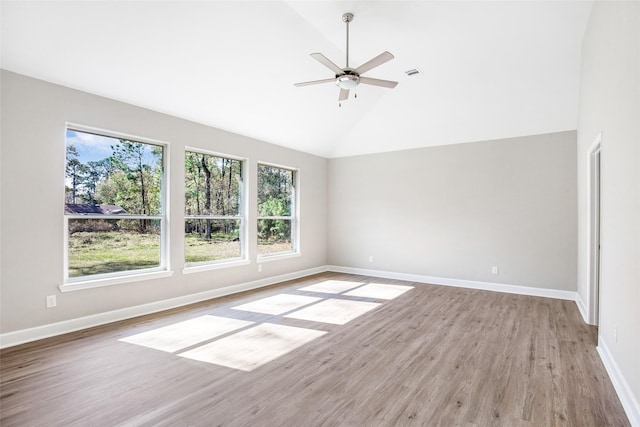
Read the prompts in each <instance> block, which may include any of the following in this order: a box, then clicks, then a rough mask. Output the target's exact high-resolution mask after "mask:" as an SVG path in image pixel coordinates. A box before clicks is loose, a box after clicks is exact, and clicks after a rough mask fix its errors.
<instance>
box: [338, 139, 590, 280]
mask: <svg viewBox="0 0 640 427" xmlns="http://www.w3.org/2000/svg"><path fill="white" fill-rule="evenodd" d="M575 150H576V133H575V131H568V132H561V133H554V134H546V135H538V136H527V137H521V138H512V139H505V140H496V141H486V142H476V143H469V144H459V145H448V146H439V147H430V148H423V149H416V150H406V151H397V152H391V153H382V154H373V155H363V156H354V157H345V158H337V159H331V160H329V256H328V260H329V263H330V264H333V265H339V266H345V267H354V268H365V269H374V270H381V271H386V272H397V273H411V274H418V275H426V276H435V277H440V278H446V279H463V280H471V281H481V282H491V283H500V284H508V285H518V286H529V287H537V288H546V289H554V290H565V291H575V290H576V239H577V236H576V232H577V231H576V220H575V215H576V209H577V208H576V175H575V173H576V159H575ZM369 257H373V262H370V261H369ZM493 266H496V267H498V274H497V275H494V274H492V271H491V270H492V267H493Z"/></svg>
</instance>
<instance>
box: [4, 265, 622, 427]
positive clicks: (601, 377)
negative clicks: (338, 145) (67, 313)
mask: <svg viewBox="0 0 640 427" xmlns="http://www.w3.org/2000/svg"><path fill="white" fill-rule="evenodd" d="M331 280H333V281H345V282H354V286H356V284H357V283H363V284H369V283H380V284H392V285H403V286H412V289H410V290H408V291H406V292H404V293H402V294H401V295H398V296H396V297H395V298H393V299H382V298H369V297H366V296H353V295H348V291H346V292H343V293H341V294H330V293H323V292H314V291H309V290H306V291H305V290H300V288H302V287H306V286H309V285H313V284H321V283H325V282H326V281H331ZM331 283H333V284H334V285H335V284H336V282H329V284H331ZM325 284H326V283H325ZM338 284H339V283H338ZM347 287H348V286H347ZM360 289H363V288H360ZM369 290H370V289H369ZM373 290H375V288H374V289H373ZM377 290H378V291H380V289H377ZM383 290H384V289H383ZM366 291H367V289H365V290H364V291H362V292H355V293H354V294H356V295H362V294H364V295H367V292H366ZM392 291H393V289H392ZM278 295H280V297H278V298H276V299H275V300H267V302H269V301H275V302H278V301H280V303H281V304H282V305H281V306H278V305H277V304H276V308H274V309H273V310H271V311H273V312H278V313H280V314H261V313H257V312H250V311H244V310H241V309H237V308H234V307H237V306H239V305H242V304H248V303H254V307H253V308H256V307H258V308H257V309H260V310H263V311H264V310H265V309H264V306H265V304H262V308H261V307H260V304H259V303H260V302H261V301H260V300H262V299H263V298H266V297H271V296H278ZM282 295H285V297H286V296H288V295H298V296H307V297H312V298H311V299H307V301H306V302H307V303H309V305H307V306H306V307H314V306H316V308H315V309H312V310H311V311H309V310H307V311H306V312H305V313H304V314H296V311H298V310H296V309H295V307H294V308H292V306H287V304H288V302H287V301H288V300H287V299H286V298H284V299H283V297H282ZM376 295H377V294H376ZM378 296H384V297H385V298H389V295H382V294H380V295H378ZM289 298H290V297H289ZM313 298H317V299H315V300H314V299H313ZM290 299H291V300H292V301H294V302H293V303H291V302H290V301H289V303H291V304H294V305H295V304H301V303H304V302H305V301H304V298H302V299H300V298H297V299H296V298H290ZM334 300H339V301H338V303H340V304H339V305H335V304H334V303H335V302H336V301H334ZM256 301H257V302H256ZM296 301H297V302H296ZM326 301H329V302H326ZM344 301H347V302H346V303H345V302H344ZM349 301H359V302H367V303H376V304H378V305H376V306H374V305H357V306H355V305H354V306H353V307H352V306H351V305H349V304H350V303H349ZM262 302H263V303H264V301H262ZM321 302H324V304H323V306H324V308H323V310H328V311H323V310H320V311H318V306H317V304H319V303H321ZM256 304H257V305H256ZM332 304H334V305H332ZM266 306H267V309H266V310H267V311H268V310H269V308H268V306H269V304H266ZM323 306H320V307H323ZM332 307H333V308H332ZM245 308H246V307H245ZM249 308H252V307H251V306H249ZM278 308H280V310H278ZM369 308H372V309H370V310H369V311H367V312H366V313H364V314H360V315H358V310H360V311H363V310H365V309H369ZM303 309H304V307H303V308H300V310H303ZM332 309H334V310H337V312H332V311H331V310H332ZM282 310H289V311H286V312H282ZM313 310H315V314H313V313H314V311H313ZM340 310H343V312H342V313H340ZM345 313H346V314H345ZM341 315H344V316H346V317H345V318H347V319H348V317H349V316H350V315H353V316H357V317H354V318H353V319H352V320H350V321H348V322H346V323H344V324H337V323H340V322H344V319H342V318H341V317H340V316H341ZM203 316H216V317H203ZM291 316H293V317H291ZM309 316H311V318H313V319H314V320H303V319H301V318H300V317H303V318H305V319H308V318H309ZM314 316H316V317H314ZM317 316H320V317H317ZM219 317H222V318H225V319H231V320H229V321H228V323H229V324H231V325H232V328H233V327H235V326H233V325H236V326H237V328H236V329H234V330H227V331H226V332H225V330H221V331H218V332H217V336H214V337H209V338H202V337H198V336H197V334H195V335H194V336H193V337H192V336H191V335H190V332H191V331H189V334H186V332H185V331H184V330H180V325H191V324H192V323H187V324H182V323H180V322H184V321H189V320H191V322H200V321H204V322H208V321H211V320H214V321H215V320H216V318H219ZM296 317H298V318H296ZM192 319H199V320H192ZM203 319H204V320H203ZM336 319H337V320H336ZM218 320H219V322H218V323H224V322H221V321H220V319H218ZM223 320H224V319H223ZM238 320H243V321H245V322H244V323H243V322H237V321H238ZM247 322H252V323H251V325H246V323H247ZM331 322H333V323H331ZM214 323H215V322H214ZM171 325H173V326H172V328H173V329H172V328H169V329H161V330H160V331H165V332H166V333H165V335H162V334H159V333H158V328H162V327H168V326H171ZM176 325H177V326H176ZM265 325H266V326H265ZM257 326H261V327H262V328H263V329H264V328H266V329H267V330H269V331H271V332H269V333H268V334H266V335H268V336H267V337H266V338H268V339H265V340H264V341H260V343H261V344H260V345H262V346H263V347H264V348H265V354H271V357H273V353H272V352H271V353H270V351H271V350H273V349H272V348H271V346H272V345H275V346H276V347H277V346H278V345H280V346H281V345H282V343H283V342H285V343H289V344H291V345H292V346H295V345H299V346H298V347H297V348H296V349H294V350H292V351H290V352H288V353H286V354H283V355H280V356H279V357H276V358H275V359H273V360H271V361H268V362H266V363H264V364H261V363H263V362H265V361H264V360H260V357H261V356H262V352H257V354H253V353H252V352H251V351H250V348H247V347H246V346H247V345H248V346H249V347H250V346H251V345H252V344H251V341H250V338H251V337H249V336H248V335H247V336H246V337H245V338H247V339H249V341H247V339H245V341H242V343H241V344H242V345H245V347H243V350H242V351H239V352H235V353H234V352H233V351H229V348H230V347H229V345H231V348H233V345H238V342H239V337H240V336H241V335H242V334H243V333H244V334H245V335H246V334H247V331H252V332H250V333H249V334H253V335H254V338H255V335H256V333H257V332H256V331H259V330H261V329H260V328H258V329H252V328H255V327H257ZM287 326H288V327H296V328H304V329H293V328H285V327H287ZM176 328H177V329H176ZM199 328H201V329H200V330H199V331H200V332H203V331H204V332H203V333H205V335H206V333H207V328H202V327H201V326H199ZM278 328H279V329H278ZM195 329H197V328H195ZM214 329H215V328H214ZM273 330H275V332H273ZM280 330H282V331H285V332H286V333H283V334H280V332H278V331H280ZM305 330H311V331H312V332H313V333H312V334H311V335H309V336H308V337H306V338H305V339H309V341H308V342H306V343H303V344H300V343H299V342H297V341H295V340H296V339H298V338H297V337H298V335H295V336H293V335H292V336H290V335H288V333H289V332H288V331H294V332H296V333H297V332H300V331H302V335H304V331H305ZM150 331H155V332H150ZM145 332H147V334H146V335H140V334H142V333H145ZM322 332H324V334H323V333H322ZM171 334H174V335H176V334H177V335H176V336H175V337H174V338H176V339H178V338H180V339H181V340H184V341H180V342H178V343H177V344H176V343H175V342H174V343H173V344H175V345H176V347H177V348H178V349H176V347H171V344H172V342H171V340H170V339H169V342H167V336H168V337H169V338H170V337H171ZM266 335H265V336H266ZM123 339H125V340H127V341H129V342H126V341H121V340H123ZM163 340H164V341H163ZM221 340H225V342H226V343H227V346H226V347H225V346H222V347H218V348H217V351H218V353H216V354H217V355H216V356H215V357H218V358H220V357H223V359H224V356H225V355H228V358H229V361H230V363H235V362H234V357H235V356H244V355H246V356H247V357H249V359H250V362H246V361H245V363H249V365H246V364H245V365H243V366H245V368H246V367H247V366H249V368H246V369H245V370H242V369H234V368H230V367H227V366H221V365H219V364H214V363H208V362H203V361H198V360H194V359H190V358H187V357H184V355H185V354H189V353H188V352H189V350H194V349H199V348H200V349H202V348H203V346H211V347H212V348H214V350H215V347H216V346H217V345H218V344H220V345H222V341H221ZM270 340H271V341H270ZM135 342H137V343H135ZM140 343H145V345H148V346H142V345H139V344H140ZM234 343H236V344H234ZM247 343H248V344H247ZM274 343H275V344H274ZM595 344H596V330H595V328H594V327H591V326H588V325H585V324H584V323H583V321H582V320H581V318H580V315H579V313H578V310H577V308H576V306H575V303H573V302H571V301H561V300H554V299H549V298H538V297H529V296H521V295H511V294H503V293H496V292H487V291H477V290H469V289H462V288H452V287H443V286H434V285H426V284H415V283H409V282H399V281H391V280H384V279H376V278H371V277H363V276H353V275H345V274H334V273H325V274H320V275H315V276H311V277H308V278H304V279H300V280H296V281H292V282H287V283H283V284H281V285H278V286H274V287H269V288H267V289H263V290H259V291H254V292H249V293H244V294H240V295H235V296H231V297H226V298H221V299H217V300H213V301H208V302H205V303H199V304H195V305H192V306H189V307H184V308H181V309H175V310H171V311H168V312H164V313H160V314H155V315H150V316H144V317H140V318H137V319H131V320H128V321H123V322H118V323H114V324H111V325H105V326H102V327H98V328H93V329H90V330H86V331H80V332H76V333H72V334H67V335H64V336H59V337H55V338H51V339H46V340H42V341H38V342H34V343H29V344H25V345H21V346H16V347H12V348H8V349H5V350H3V351H1V352H0V358H1V362H2V365H1V368H0V374H1V380H2V386H1V401H0V405H1V406H0V411H1V418H0V425H2V426H7V427H8V426H40V425H42V426H115V425H123V426H139V425H144V426H187V425H189V426H494V425H496V426H580V427H588V426H628V425H629V423H628V420H627V418H626V416H625V414H624V411H623V409H622V407H621V404H620V402H619V401H618V399H617V397H616V394H615V392H614V389H613V386H612V385H611V381H610V380H609V378H608V376H607V374H606V372H605V370H604V368H603V366H602V363H601V362H600V359H599V357H598V355H597V352H596V349H595ZM149 346H150V347H154V346H155V347H156V348H150V347H149ZM162 346H165V347H164V350H161V349H158V348H162ZM185 346H186V347H185ZM179 347H182V348H179ZM267 347H268V348H267ZM220 349H222V350H220ZM225 349H226V350H225ZM267 350H269V351H267ZM221 351H222V354H220V352H221ZM225 351H226V353H225ZM183 353H184V354H183ZM205 353H206V352H205ZM213 353H215V351H214V352H213ZM254 356H255V357H254ZM211 357H213V356H211ZM252 357H253V359H252ZM256 357H257V358H256ZM216 360H219V359H216ZM251 361H253V362H251ZM223 363H226V362H223ZM251 363H254V365H251ZM260 364H261V365H260ZM251 366H256V367H255V369H253V370H249V369H250V367H251Z"/></svg>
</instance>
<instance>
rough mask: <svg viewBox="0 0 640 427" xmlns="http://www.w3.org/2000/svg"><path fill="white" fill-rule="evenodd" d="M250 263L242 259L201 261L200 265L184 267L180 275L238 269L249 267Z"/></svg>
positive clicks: (194, 264)
mask: <svg viewBox="0 0 640 427" xmlns="http://www.w3.org/2000/svg"><path fill="white" fill-rule="evenodd" d="M249 264H251V261H249V260H248V259H244V258H229V259H223V260H218V261H203V262H201V263H192V264H189V265H185V267H184V268H183V269H182V274H192V273H200V272H203V271H211V270H220V269H223V268H231V267H240V266H242V265H249Z"/></svg>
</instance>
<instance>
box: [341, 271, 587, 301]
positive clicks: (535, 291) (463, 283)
mask: <svg viewBox="0 0 640 427" xmlns="http://www.w3.org/2000/svg"><path fill="white" fill-rule="evenodd" d="M328 270H329V271H335V272H338V273H350V274H360V275H363V276H374V277H380V278H383V279H397V280H407V281H410V282H418V283H430V284H432V285H443V286H455V287H458V288H469V289H481V290H485V291H496V292H506V293H510V294H519V295H531V296H536V297H546V298H556V299H564V300H570V301H575V300H576V296H577V292H572V291H560V290H557V289H545V288H532V287H528V286H518V285H507V284H502V283H491V282H479V281H476V280H461V279H449V278H446V277H435V276H423V275H420V274H406V273H396V272H392V271H382V270H369V269H364V268H352V267H341V266H338V265H329V266H328Z"/></svg>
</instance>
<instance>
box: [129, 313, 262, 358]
mask: <svg viewBox="0 0 640 427" xmlns="http://www.w3.org/2000/svg"><path fill="white" fill-rule="evenodd" d="M252 324H253V322H248V321H246V320H237V319H229V318H226V317H218V316H210V315H205V316H200V317H196V318H194V319H190V320H185V321H184V322H179V323H174V324H173V325H169V326H164V327H162V328H158V329H153V330H151V331H147V332H142V333H140V334H136V335H132V336H130V337H126V338H121V339H120V340H119V341H123V342H127V343H131V344H137V345H141V346H143V347H149V348H153V349H156V350H162V351H166V352H169V353H173V352H175V351H178V350H182V349H184V348H187V347H190V346H192V345H196V344H199V343H201V342H204V341H208V340H210V339H212V338H215V337H218V336H220V335H224V334H226V333H229V332H232V331H235V330H237V329H241V328H245V327H247V326H249V325H252Z"/></svg>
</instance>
